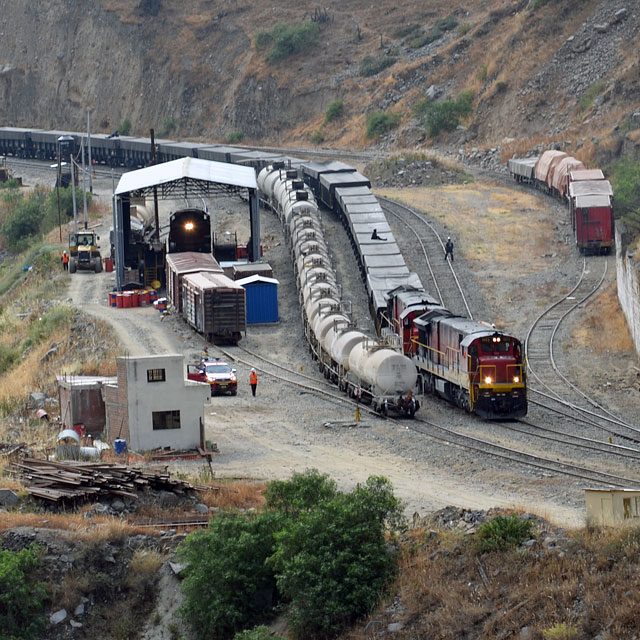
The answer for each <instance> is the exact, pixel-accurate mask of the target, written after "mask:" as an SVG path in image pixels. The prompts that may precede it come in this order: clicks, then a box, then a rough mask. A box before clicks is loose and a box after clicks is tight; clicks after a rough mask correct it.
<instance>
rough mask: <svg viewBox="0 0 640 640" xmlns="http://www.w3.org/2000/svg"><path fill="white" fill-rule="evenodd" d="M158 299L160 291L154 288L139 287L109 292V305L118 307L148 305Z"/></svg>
mask: <svg viewBox="0 0 640 640" xmlns="http://www.w3.org/2000/svg"><path fill="white" fill-rule="evenodd" d="M157 299H158V292H157V291H155V290H154V289H139V290H135V291H111V292H109V306H110V307H117V308H118V309H130V308H132V307H147V306H150V305H152V304H153V303H154V302H155V301H156V300H157Z"/></svg>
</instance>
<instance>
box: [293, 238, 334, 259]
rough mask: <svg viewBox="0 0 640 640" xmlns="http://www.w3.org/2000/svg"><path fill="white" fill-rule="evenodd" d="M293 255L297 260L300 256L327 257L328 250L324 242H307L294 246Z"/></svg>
mask: <svg viewBox="0 0 640 640" xmlns="http://www.w3.org/2000/svg"><path fill="white" fill-rule="evenodd" d="M293 253H294V255H295V257H296V260H297V259H298V258H299V257H300V256H307V255H309V254H310V253H319V254H322V255H329V248H328V247H327V245H326V244H325V242H324V240H307V241H305V242H303V243H302V244H296V245H294V246H293Z"/></svg>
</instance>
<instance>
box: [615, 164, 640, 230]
mask: <svg viewBox="0 0 640 640" xmlns="http://www.w3.org/2000/svg"><path fill="white" fill-rule="evenodd" d="M611 172H612V178H611V185H612V187H613V192H614V194H615V205H614V212H615V215H616V218H622V220H623V221H624V223H625V224H626V225H627V227H628V229H629V231H631V233H633V234H634V235H635V234H640V164H639V163H638V162H637V161H635V160H630V159H628V160H621V161H620V162H618V163H617V164H615V165H613V166H612V167H611Z"/></svg>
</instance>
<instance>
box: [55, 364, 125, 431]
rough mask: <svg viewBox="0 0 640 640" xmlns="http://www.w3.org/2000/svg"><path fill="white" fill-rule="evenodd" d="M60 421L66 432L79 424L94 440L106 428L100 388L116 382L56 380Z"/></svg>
mask: <svg viewBox="0 0 640 640" xmlns="http://www.w3.org/2000/svg"><path fill="white" fill-rule="evenodd" d="M57 381H58V399H59V400H60V417H61V420H62V424H63V425H64V427H65V428H67V429H73V425H76V424H82V425H84V428H85V430H86V432H87V433H89V434H91V435H93V436H97V435H99V434H101V433H102V432H103V431H104V429H105V425H106V410H105V404H104V394H103V387H104V386H105V385H108V384H115V383H116V381H117V378H112V377H106V376H57Z"/></svg>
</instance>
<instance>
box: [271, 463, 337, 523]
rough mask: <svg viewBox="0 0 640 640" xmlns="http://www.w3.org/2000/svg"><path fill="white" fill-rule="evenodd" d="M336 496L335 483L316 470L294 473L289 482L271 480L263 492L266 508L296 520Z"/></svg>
mask: <svg viewBox="0 0 640 640" xmlns="http://www.w3.org/2000/svg"><path fill="white" fill-rule="evenodd" d="M336 495H338V489H337V487H336V483H335V482H334V481H333V480H331V479H330V478H329V476H328V475H327V474H324V473H322V474H321V473H320V472H319V471H318V470H317V469H307V470H306V471H303V472H301V473H294V474H293V475H292V476H291V479H290V480H273V481H271V482H269V484H268V485H267V488H266V489H265V491H264V499H265V502H266V505H267V508H269V509H272V510H273V511H279V512H280V513H282V514H283V515H285V516H290V517H296V518H297V517H298V516H299V515H300V514H302V513H308V512H309V511H311V510H312V509H314V508H316V507H317V506H319V505H320V504H323V503H325V502H328V501H329V500H332V499H333V498H335V497H336Z"/></svg>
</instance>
